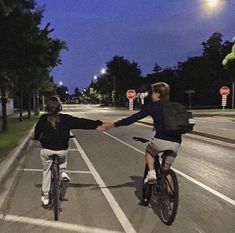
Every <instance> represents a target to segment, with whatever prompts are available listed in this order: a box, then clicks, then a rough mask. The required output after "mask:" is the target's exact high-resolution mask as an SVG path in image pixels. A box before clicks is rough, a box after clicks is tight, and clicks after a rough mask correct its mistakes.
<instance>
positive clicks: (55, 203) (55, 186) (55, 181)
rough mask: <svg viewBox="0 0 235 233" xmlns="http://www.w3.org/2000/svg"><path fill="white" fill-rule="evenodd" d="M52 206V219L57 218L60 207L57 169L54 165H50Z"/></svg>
mask: <svg viewBox="0 0 235 233" xmlns="http://www.w3.org/2000/svg"><path fill="white" fill-rule="evenodd" d="M51 172H52V197H51V198H52V204H53V205H52V206H53V211H54V219H55V221H58V219H59V208H60V199H59V197H60V179H59V170H58V168H57V166H56V165H54V166H53V167H52V171H51Z"/></svg>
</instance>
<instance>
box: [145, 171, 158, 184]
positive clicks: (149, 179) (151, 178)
mask: <svg viewBox="0 0 235 233" xmlns="http://www.w3.org/2000/svg"><path fill="white" fill-rule="evenodd" d="M156 180H157V176H156V171H155V170H149V171H148V175H147V176H146V178H145V179H144V183H145V184H146V183H149V182H151V183H152V182H153V183H154V182H155V181H156Z"/></svg>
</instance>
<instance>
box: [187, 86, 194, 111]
mask: <svg viewBox="0 0 235 233" xmlns="http://www.w3.org/2000/svg"><path fill="white" fill-rule="evenodd" d="M185 93H186V94H188V98H189V100H188V103H189V107H188V108H189V109H191V108H192V94H194V93H195V91H194V90H187V91H185Z"/></svg>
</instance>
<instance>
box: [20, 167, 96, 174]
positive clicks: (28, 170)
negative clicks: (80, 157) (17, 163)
mask: <svg viewBox="0 0 235 233" xmlns="http://www.w3.org/2000/svg"><path fill="white" fill-rule="evenodd" d="M23 171H24V172H42V171H43V170H42V169H34V168H24V169H23ZM65 171H66V172H67V173H72V174H91V171H73V170H65Z"/></svg>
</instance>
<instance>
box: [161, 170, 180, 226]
mask: <svg viewBox="0 0 235 233" xmlns="http://www.w3.org/2000/svg"><path fill="white" fill-rule="evenodd" d="M159 194H160V196H159V197H160V199H159V205H160V206H159V207H160V218H161V220H162V222H163V223H165V224H166V225H171V224H172V223H173V221H174V220H175V217H176V214H177V209H178V201H179V188H178V180H177V177H176V174H175V172H174V171H173V170H171V169H169V170H167V171H165V172H164V174H163V176H162V179H161V181H160V193H159Z"/></svg>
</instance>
